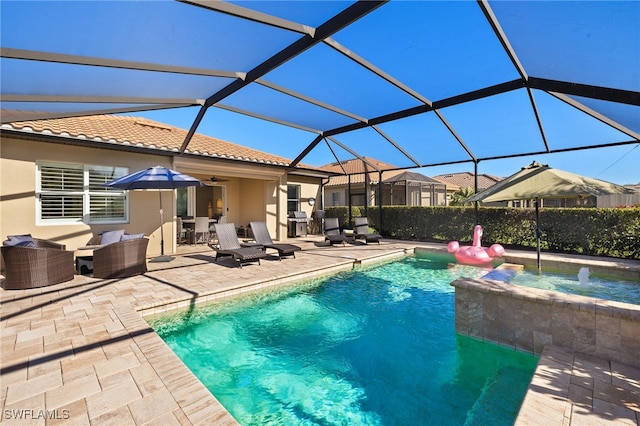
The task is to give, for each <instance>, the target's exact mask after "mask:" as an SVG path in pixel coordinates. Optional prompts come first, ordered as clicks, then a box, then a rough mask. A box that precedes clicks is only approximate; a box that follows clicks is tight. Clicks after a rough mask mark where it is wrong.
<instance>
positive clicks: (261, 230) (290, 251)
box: [250, 222, 302, 260]
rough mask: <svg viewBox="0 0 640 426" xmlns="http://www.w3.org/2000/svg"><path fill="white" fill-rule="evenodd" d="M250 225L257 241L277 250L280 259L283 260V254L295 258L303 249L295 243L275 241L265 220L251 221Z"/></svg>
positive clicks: (265, 246)
mask: <svg viewBox="0 0 640 426" xmlns="http://www.w3.org/2000/svg"><path fill="white" fill-rule="evenodd" d="M250 225H251V231H252V232H253V238H254V239H255V240H256V243H258V244H260V245H262V246H264V248H270V249H274V250H277V251H278V260H282V257H283V256H293V257H294V258H295V257H296V252H297V251H300V250H302V248H301V247H299V246H296V245H294V244H285V243H277V244H276V243H274V242H273V240H272V239H271V235H269V230H268V229H267V224H266V223H264V222H251V223H250Z"/></svg>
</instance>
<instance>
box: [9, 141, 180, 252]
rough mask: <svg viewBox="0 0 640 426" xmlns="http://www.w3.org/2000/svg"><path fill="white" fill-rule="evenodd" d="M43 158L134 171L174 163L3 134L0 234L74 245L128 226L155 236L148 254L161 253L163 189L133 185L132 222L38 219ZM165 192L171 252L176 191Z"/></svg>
mask: <svg viewBox="0 0 640 426" xmlns="http://www.w3.org/2000/svg"><path fill="white" fill-rule="evenodd" d="M37 161H55V162H61V163H75V164H91V165H104V166H121V167H128V168H129V172H134V171H136V170H142V169H146V168H148V167H152V166H156V165H161V166H167V167H171V163H170V158H169V157H161V156H154V155H143V154H135V153H131V152H123V151H116V150H107V149H95V148H84V147H78V146H71V145H62V144H52V143H46V142H39V141H31V140H24V139H13V138H5V137H3V138H2V139H1V140H0V178H1V179H0V197H1V199H0V237H2V238H3V239H4V238H6V236H7V235H11V234H31V235H33V236H34V237H36V238H44V239H50V240H54V241H56V242H59V243H62V244H65V245H66V246H67V249H68V250H72V249H75V248H77V247H81V246H84V245H86V244H87V242H88V241H89V239H90V238H91V236H92V235H94V234H99V233H101V232H103V231H106V230H113V229H124V230H125V232H128V233H132V234H134V233H140V232H143V233H144V234H145V235H146V236H148V237H149V249H148V254H149V255H154V254H159V253H160V217H159V209H160V206H159V202H160V200H159V196H158V191H130V194H129V222H128V223H123V224H86V223H83V222H79V223H77V224H65V225H37V220H36V200H35V189H36V176H37V173H36V162H37ZM162 197H163V198H162V201H163V210H164V219H165V224H164V228H163V231H164V235H165V252H166V251H170V249H168V248H170V247H171V241H172V235H173V226H172V221H171V218H172V217H173V216H174V215H175V213H174V208H175V196H174V195H173V194H172V193H171V192H168V191H163V192H162Z"/></svg>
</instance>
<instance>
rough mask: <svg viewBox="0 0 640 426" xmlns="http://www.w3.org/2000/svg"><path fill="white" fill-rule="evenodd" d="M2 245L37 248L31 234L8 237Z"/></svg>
mask: <svg viewBox="0 0 640 426" xmlns="http://www.w3.org/2000/svg"><path fill="white" fill-rule="evenodd" d="M2 245H5V246H16V247H36V243H35V241H33V237H31V234H25V235H7V240H6V241H3V242H2Z"/></svg>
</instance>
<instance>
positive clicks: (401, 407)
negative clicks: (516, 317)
mask: <svg viewBox="0 0 640 426" xmlns="http://www.w3.org/2000/svg"><path fill="white" fill-rule="evenodd" d="M465 270H466V268H448V267H447V263H446V262H442V261H438V260H434V259H429V258H420V257H409V258H406V259H404V260H401V261H397V262H393V263H387V264H384V265H381V266H378V267H374V268H368V269H363V270H359V271H352V272H348V273H343V274H339V275H337V276H333V277H330V278H327V279H324V280H322V281H315V282H311V283H307V284H304V285H300V286H296V289H295V290H279V291H274V292H270V293H268V294H267V293H262V294H260V295H253V296H246V297H243V298H239V299H236V300H233V301H226V302H224V303H221V304H216V305H209V306H207V307H196V308H194V309H193V310H191V311H189V312H185V313H181V314H175V315H171V316H163V317H159V318H155V319H152V320H150V324H151V325H152V326H153V327H154V328H155V329H156V331H157V332H158V333H159V334H160V336H162V338H163V339H164V340H165V341H166V342H167V344H168V345H169V346H170V347H171V348H172V349H173V350H174V351H175V352H176V354H177V355H178V356H179V357H180V358H181V359H182V360H183V361H184V362H185V364H186V365H187V366H188V367H189V368H190V369H191V370H192V371H193V372H194V373H195V375H196V376H197V377H198V378H199V379H200V380H201V381H202V382H203V383H204V384H205V386H207V387H208V389H209V390H210V391H211V392H212V393H213V394H214V395H215V396H216V398H218V400H219V401H220V402H221V403H222V404H223V405H224V406H225V407H226V408H227V410H228V411H229V412H230V413H231V414H232V415H233V416H234V417H235V419H236V420H237V421H238V422H239V423H241V424H243V425H269V424H272V425H312V424H322V425H325V424H327V425H333V424H341V425H409V424H411V425H433V424H438V425H485V424H486V425H511V424H513V422H514V420H515V418H516V416H517V412H518V410H519V407H520V405H521V403H522V400H523V398H524V395H525V393H526V389H527V387H528V384H529V382H530V380H531V377H532V375H533V372H534V370H535V367H536V363H537V360H538V358H537V357H535V356H533V355H531V354H526V353H521V352H516V351H514V350H511V349H508V348H505V347H501V346H498V345H494V344H491V343H486V342H481V341H478V340H475V339H472V338H468V337H464V336H459V335H456V334H455V328H454V288H453V287H451V286H450V285H449V283H450V282H451V281H453V280H454V279H455V278H458V277H459V276H461V275H465Z"/></svg>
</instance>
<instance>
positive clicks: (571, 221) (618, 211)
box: [326, 206, 640, 259]
mask: <svg viewBox="0 0 640 426" xmlns="http://www.w3.org/2000/svg"><path fill="white" fill-rule="evenodd" d="M326 214H327V216H329V217H337V218H338V219H339V221H340V224H341V226H347V227H349V226H350V223H349V210H348V208H346V207H329V208H327V209H326ZM352 214H353V217H358V216H364V209H363V208H358V207H353V208H352ZM367 216H368V217H369V223H370V224H371V226H372V227H373V228H374V229H375V230H376V231H377V232H379V233H380V234H382V235H384V236H385V237H390V238H397V239H402V240H416V241H435V242H449V241H452V240H456V241H459V242H461V243H467V242H471V241H472V240H473V235H472V233H473V227H474V225H475V222H476V213H475V209H474V208H473V207H402V206H393V207H384V208H383V209H382V226H380V215H379V210H378V208H377V207H369V208H368V209H367ZM478 222H479V223H480V224H481V225H482V228H483V237H482V239H483V242H484V243H483V245H487V244H493V243H499V244H502V245H504V246H505V247H511V248H523V249H528V248H535V246H536V237H535V228H536V217H535V210H534V209H521V208H509V207H480V208H479V209H478ZM540 229H541V230H542V233H543V234H542V238H541V247H542V249H543V250H545V251H549V252H564V253H579V254H588V255H597V256H610V257H620V258H628V259H640V208H611V209H594V208H582V209H581V208H570V209H562V208H548V209H541V210H540Z"/></svg>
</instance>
